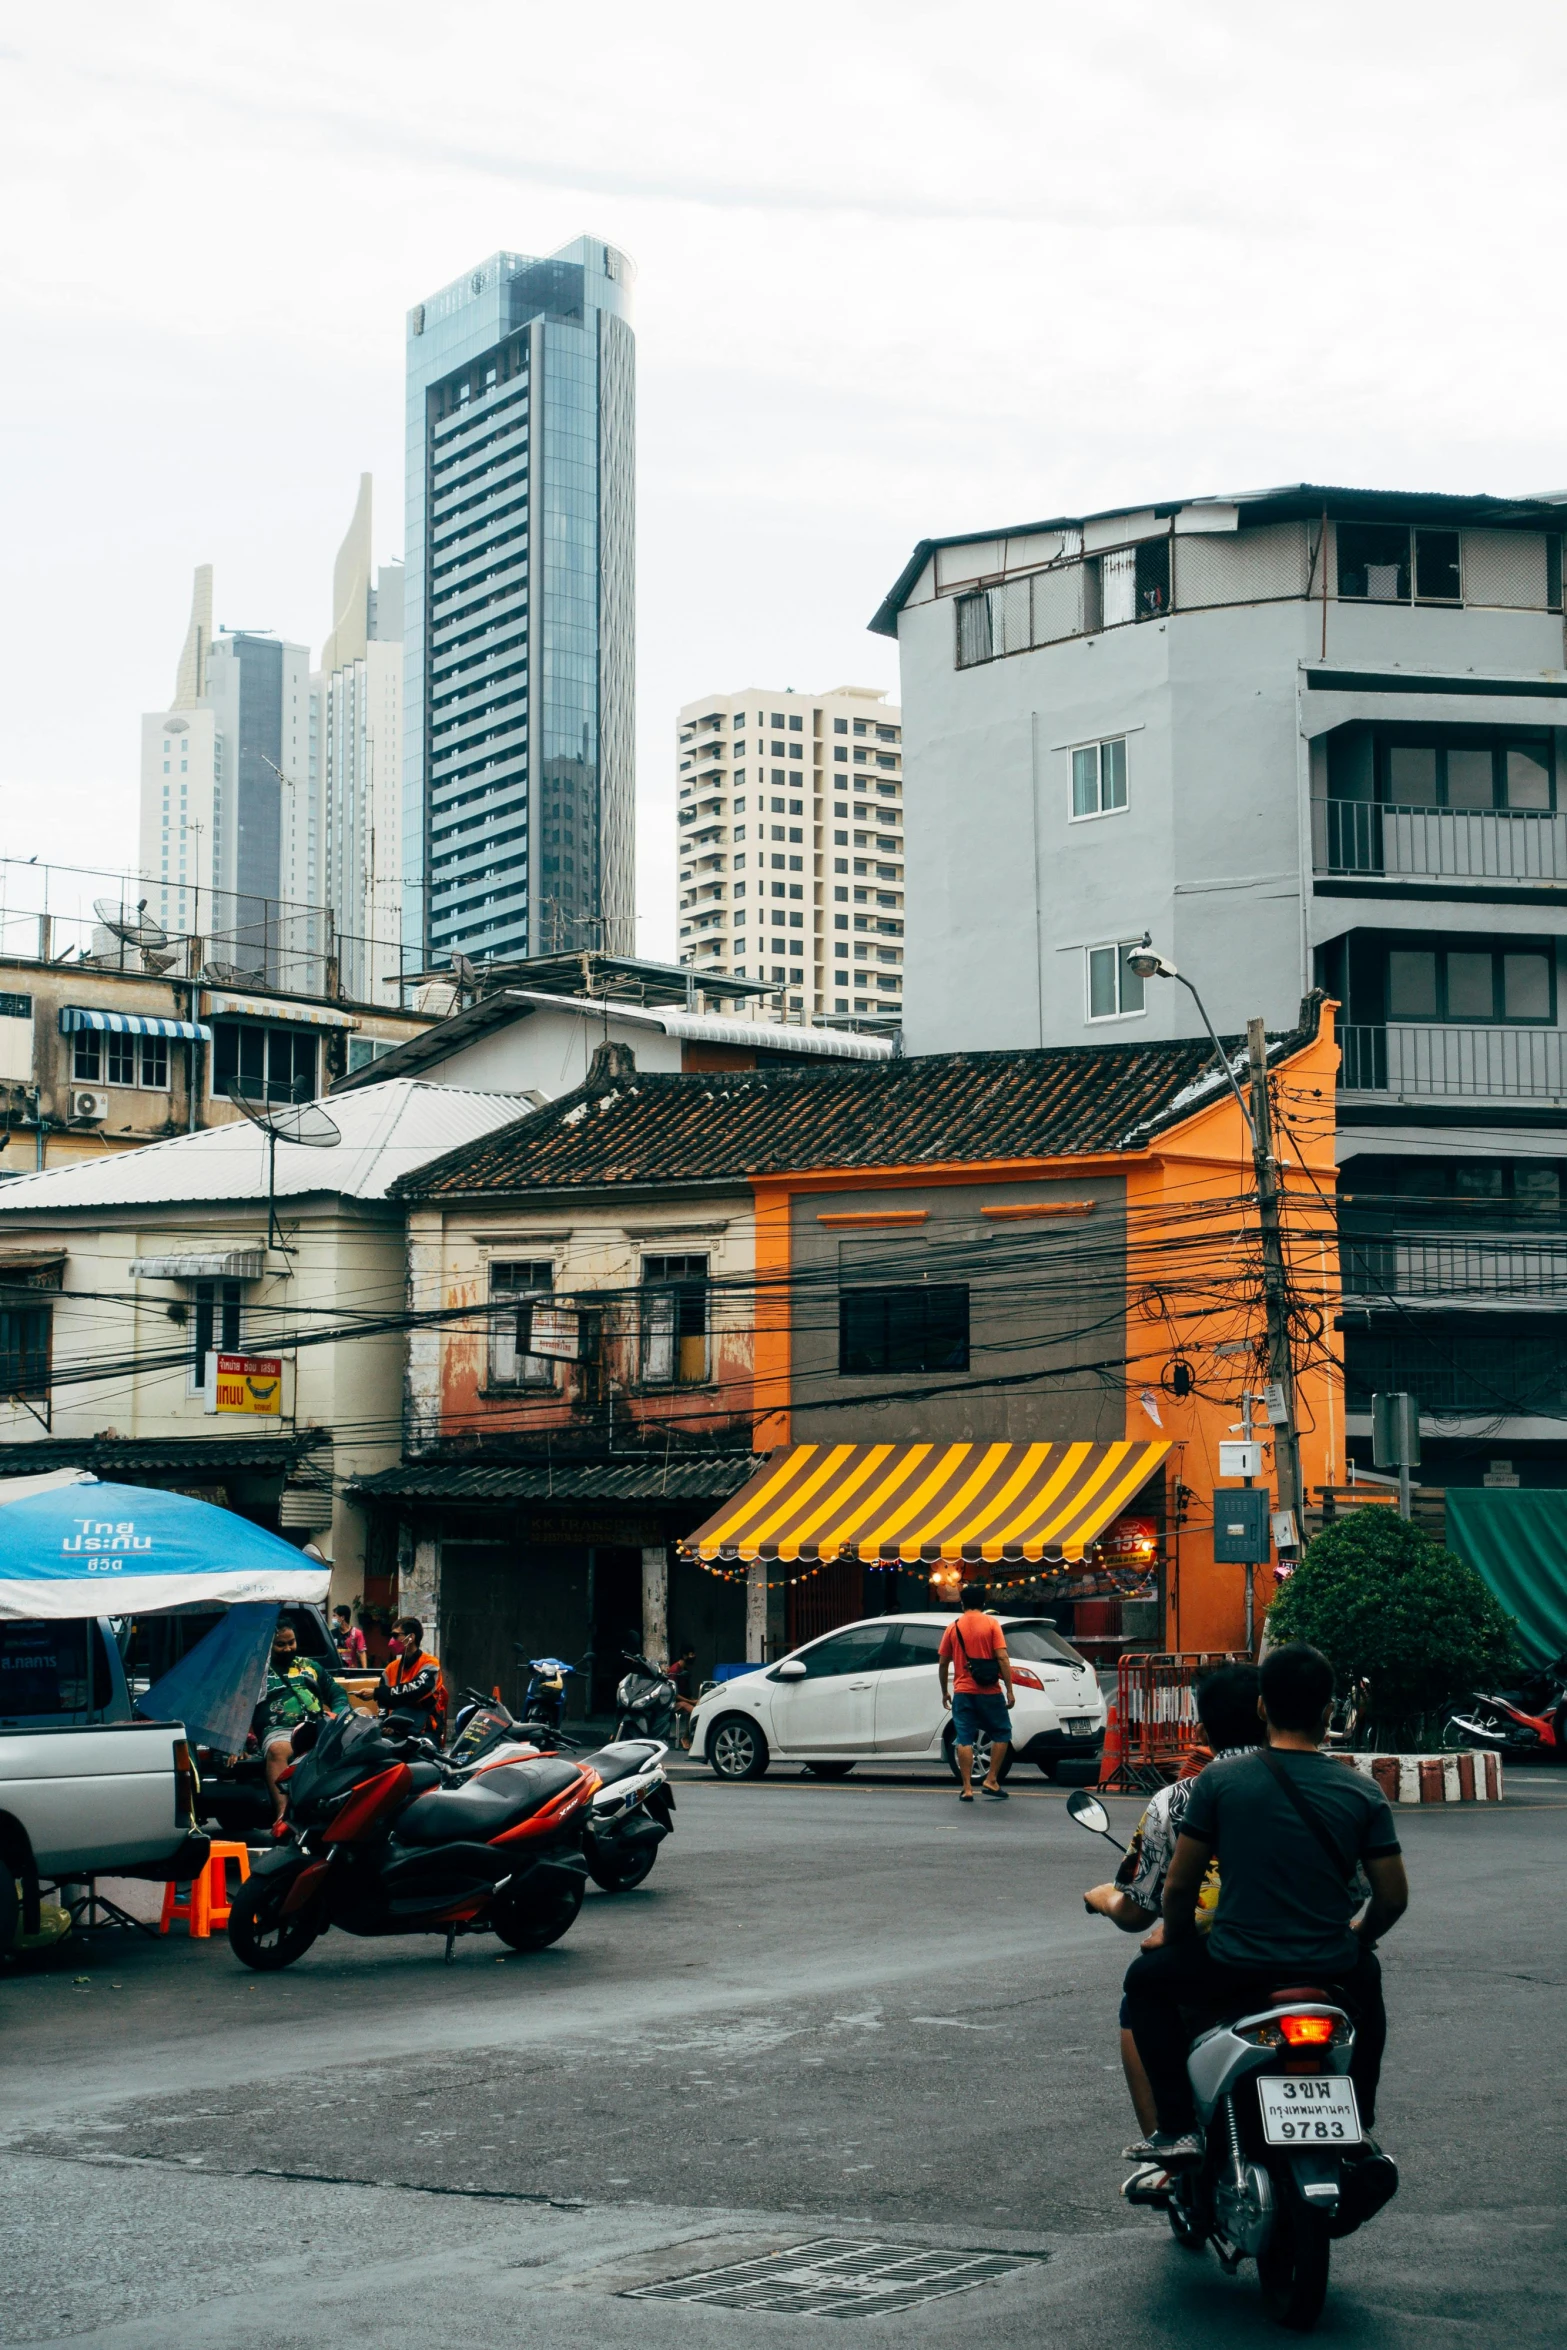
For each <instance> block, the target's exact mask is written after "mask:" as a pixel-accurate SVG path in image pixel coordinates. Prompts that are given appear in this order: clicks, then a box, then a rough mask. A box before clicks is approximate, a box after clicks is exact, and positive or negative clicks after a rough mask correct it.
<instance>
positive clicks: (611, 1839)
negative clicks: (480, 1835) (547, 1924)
mask: <svg viewBox="0 0 1567 2350" xmlns="http://www.w3.org/2000/svg"><path fill="white" fill-rule="evenodd" d="M454 1727H455V1735H454V1736H453V1739H452V1742H451V1744H450V1746H448V1748H447V1750H446V1760H447V1761H448V1762H449V1763H451V1764H452V1765H453V1766H454V1768H456V1769H457V1770H459V1771H461V1772H463V1773H465V1774H476V1775H478V1776H480V1777H482V1776H483V1775H484V1774H485V1773H486V1772H488V1771H491V1770H494V1769H496V1768H497V1767H498V1766H500V1765H501V1764H504V1763H507V1762H510V1761H512V1760H514V1759H516V1758H519V1757H527V1756H531V1755H534V1754H539V1753H547V1754H555V1753H559V1752H560V1751H561V1750H562V1748H563V1747H565V1746H566V1745H567V1744H568V1741H567V1740H566V1739H565V1738H564V1737H563V1735H562V1734H561V1733H560V1732H558V1731H552V1730H550V1729H549V1728H548V1727H547V1726H546V1725H544V1724H542V1723H540V1722H537V1721H524V1722H519V1721H517V1720H516V1719H515V1718H514V1717H513V1716H512V1715H511V1714H510V1713H509V1712H508V1711H507V1709H506V1707H505V1706H504V1705H502V1704H501V1702H500V1700H499V1699H498V1698H493V1697H486V1696H485V1695H484V1694H483V1692H482V1691H481V1690H477V1689H465V1690H463V1692H462V1694H461V1696H460V1697H459V1699H458V1708H457V1714H456V1717H455V1725H454ZM668 1751H669V1749H668V1747H667V1745H665V1744H664V1743H663V1741H661V1740H660V1739H657V1738H617V1739H614V1740H612V1741H611V1742H610V1744H609V1745H608V1746H601V1747H599V1748H598V1749H597V1750H596V1751H595V1752H594V1753H592V1754H586V1755H580V1756H579V1757H578V1758H577V1759H578V1760H579V1761H580V1762H581V1763H582V1764H583V1765H584V1766H585V1767H586V1768H587V1769H588V1770H591V1771H594V1772H596V1774H597V1775H598V1778H599V1780H600V1781H601V1785H600V1786H599V1788H598V1791H597V1793H596V1794H595V1795H594V1796H593V1798H592V1801H591V1802H590V1803H589V1805H588V1816H587V1824H586V1827H585V1829H584V1832H583V1854H584V1857H585V1858H586V1861H587V1864H588V1875H589V1876H590V1877H591V1878H592V1879H593V1882H594V1884H595V1885H597V1886H598V1887H599V1889H600V1891H601V1892H604V1893H629V1892H631V1891H632V1890H633V1888H634V1887H635V1886H638V1885H640V1884H642V1883H643V1882H644V1881H645V1880H646V1879H647V1877H648V1876H649V1875H650V1874H651V1873H652V1868H653V1863H654V1861H655V1860H656V1859H657V1858H658V1848H659V1846H660V1844H662V1842H663V1841H664V1838H665V1837H666V1836H672V1835H673V1834H674V1832H675V1791H674V1789H673V1788H672V1787H671V1786H670V1784H669V1781H668V1778H667V1777H666V1775H665V1772H664V1768H663V1763H664V1757H665V1755H666V1754H667V1753H668Z"/></svg>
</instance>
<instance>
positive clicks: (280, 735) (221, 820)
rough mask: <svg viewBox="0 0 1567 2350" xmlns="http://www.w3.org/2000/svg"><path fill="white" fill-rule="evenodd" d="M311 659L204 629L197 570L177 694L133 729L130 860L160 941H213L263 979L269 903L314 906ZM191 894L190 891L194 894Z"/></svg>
mask: <svg viewBox="0 0 1567 2350" xmlns="http://www.w3.org/2000/svg"><path fill="white" fill-rule="evenodd" d="M309 670H310V656H309V653H308V652H307V650H306V648H305V647H304V646H303V645H295V644H286V643H283V642H282V641H281V640H280V639H279V638H277V637H274V636H270V635H257V634H255V633H254V632H252V631H249V630H233V631H229V630H222V631H219V632H218V633H217V635H216V636H214V632H213V626H212V566H211V565H210V564H209V563H204V564H202V565H200V566H199V567H198V569H197V572H196V576H195V585H194V591H193V594H192V598H191V615H190V624H189V627H188V629H187V631H186V636H185V644H184V648H183V650H182V652H181V654H180V662H179V670H178V673H177V676H176V679H175V687H174V698H173V701H172V703H171V704H170V706H169V707H168V708H167V709H165V710H159V711H151V712H148V713H147V714H146V715H145V716H144V717H143V719H142V741H141V823H140V851H139V863H140V867H141V871H142V874H143V875H144V877H145V879H146V881H147V882H148V884H149V885H150V886H149V890H148V901H149V912H151V913H152V914H153V915H154V916H155V917H156V919H157V920H158V921H159V922H161V923H162V925H163V926H164V928H165V929H166V930H169V931H178V932H187V931H191V930H201V931H205V932H208V933H213V934H217V933H222V934H224V935H225V936H228V937H229V938H230V940H231V948H230V951H231V952H233V953H234V954H235V955H237V956H238V957H239V959H240V960H245V959H247V958H254V959H256V960H257V961H258V962H260V963H264V964H265V965H266V966H267V968H268V969H269V970H270V969H271V967H272V964H273V962H274V960H275V959H276V958H277V957H278V956H279V955H280V954H284V953H286V952H287V951H288V948H287V946H286V944H285V943H284V941H283V939H282V937H281V933H280V930H279V922H280V915H279V902H280V901H281V900H285V899H292V900H293V901H294V902H296V903H303V904H310V903H318V902H319V897H320V887H319V882H320V876H319V870H318V866H317V863H316V855H317V851H316V847H315V846H314V842H315V833H316V827H315V825H314V822H313V818H312V815H311V810H312V808H313V804H314V792H315V758H314V748H313V743H312V739H311V738H312V720H311V707H312V705H311V693H310V676H309ZM198 893H199V895H198Z"/></svg>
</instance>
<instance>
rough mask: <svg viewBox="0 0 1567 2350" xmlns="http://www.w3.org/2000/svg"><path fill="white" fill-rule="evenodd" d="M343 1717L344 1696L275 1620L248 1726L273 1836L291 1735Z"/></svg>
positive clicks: (283, 1803)
mask: <svg viewBox="0 0 1567 2350" xmlns="http://www.w3.org/2000/svg"><path fill="white" fill-rule="evenodd" d="M347 1711H348V1698H347V1694H346V1693H345V1692H344V1691H343V1690H341V1689H340V1688H339V1687H338V1685H337V1683H336V1682H335V1681H334V1680H333V1678H332V1676H331V1674H330V1673H329V1672H328V1671H327V1669H326V1667H325V1666H324V1665H318V1664H317V1663H315V1661H314V1660H313V1659H312V1658H310V1657H307V1656H301V1655H300V1653H299V1638H298V1635H297V1634H296V1632H295V1630H294V1627H293V1625H292V1624H291V1623H289V1622H288V1620H287V1618H286V1617H279V1619H278V1626H277V1630H276V1631H275V1632H274V1633H273V1635H272V1655H271V1658H270V1660H269V1662H268V1665H267V1678H266V1686H265V1687H264V1689H263V1690H262V1692H261V1702H260V1704H259V1705H258V1706H257V1707H256V1711H255V1717H254V1720H253V1722H252V1725H251V1727H252V1729H253V1731H254V1733H255V1738H256V1743H257V1744H258V1745H259V1747H260V1748H261V1761H262V1767H263V1769H264V1770H265V1772H266V1780H267V1793H268V1794H269V1795H270V1796H271V1798H272V1833H273V1835H274V1836H279V1835H281V1834H282V1833H283V1832H284V1819H283V1814H284V1811H285V1809H286V1807H287V1801H288V1799H287V1796H286V1795H285V1793H284V1791H283V1773H284V1772H285V1771H286V1770H287V1769H288V1766H289V1764H290V1763H291V1762H292V1760H293V1742H294V1732H295V1731H296V1730H297V1729H298V1728H299V1726H300V1724H301V1722H309V1721H315V1720H318V1719H319V1718H320V1717H321V1716H322V1715H323V1714H341V1713H346V1712H347Z"/></svg>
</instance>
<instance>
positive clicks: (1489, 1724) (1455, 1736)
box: [1442, 1655, 1567, 1762]
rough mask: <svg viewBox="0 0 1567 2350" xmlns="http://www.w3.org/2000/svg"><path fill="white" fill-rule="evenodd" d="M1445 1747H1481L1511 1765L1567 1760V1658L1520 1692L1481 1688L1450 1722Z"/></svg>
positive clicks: (1536, 1676) (1533, 1677) (1546, 1668)
mask: <svg viewBox="0 0 1567 2350" xmlns="http://www.w3.org/2000/svg"><path fill="white" fill-rule="evenodd" d="M1442 1743H1443V1745H1444V1746H1449V1747H1452V1746H1478V1747H1480V1748H1481V1749H1482V1750H1487V1749H1488V1750H1489V1751H1490V1752H1491V1753H1492V1754H1499V1755H1501V1756H1502V1757H1503V1758H1504V1759H1505V1760H1506V1761H1508V1762H1563V1761H1567V1655H1562V1656H1559V1657H1557V1658H1556V1660H1555V1662H1554V1663H1553V1664H1548V1665H1544V1666H1542V1667H1541V1668H1540V1669H1539V1670H1538V1671H1537V1672H1533V1673H1531V1674H1530V1675H1529V1676H1528V1678H1527V1679H1526V1680H1525V1682H1524V1683H1523V1686H1522V1687H1521V1688H1519V1689H1504V1690H1498V1691H1496V1692H1495V1693H1494V1694H1489V1693H1487V1692H1486V1691H1485V1690H1480V1689H1477V1690H1476V1691H1475V1695H1474V1702H1473V1703H1472V1704H1471V1705H1470V1706H1469V1707H1468V1709H1467V1710H1466V1711H1465V1712H1462V1713H1454V1714H1452V1715H1451V1716H1450V1717H1449V1720H1448V1723H1447V1726H1446V1728H1445V1729H1444V1730H1443V1732H1442Z"/></svg>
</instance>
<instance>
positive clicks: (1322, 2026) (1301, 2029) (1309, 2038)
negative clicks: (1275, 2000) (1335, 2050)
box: [1279, 2015, 1333, 2048]
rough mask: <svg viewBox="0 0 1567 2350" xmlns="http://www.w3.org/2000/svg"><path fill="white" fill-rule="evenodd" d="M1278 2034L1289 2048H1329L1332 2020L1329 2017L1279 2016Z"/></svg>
mask: <svg viewBox="0 0 1567 2350" xmlns="http://www.w3.org/2000/svg"><path fill="white" fill-rule="evenodd" d="M1279 2032H1280V2035H1281V2036H1282V2038H1283V2040H1284V2043H1285V2046H1286V2047H1289V2048H1331V2047H1332V2045H1333V2018H1332V2016H1330V2015H1281V2016H1280V2017H1279Z"/></svg>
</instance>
